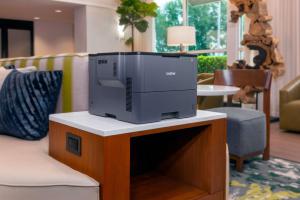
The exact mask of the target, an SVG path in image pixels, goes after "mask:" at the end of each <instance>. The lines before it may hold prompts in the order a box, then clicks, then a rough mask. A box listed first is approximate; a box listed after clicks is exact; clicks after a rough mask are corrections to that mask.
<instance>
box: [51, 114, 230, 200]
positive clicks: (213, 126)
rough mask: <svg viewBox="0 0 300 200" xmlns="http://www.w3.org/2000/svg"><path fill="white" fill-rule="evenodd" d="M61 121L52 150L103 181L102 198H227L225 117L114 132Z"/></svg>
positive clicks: (55, 124)
mask: <svg viewBox="0 0 300 200" xmlns="http://www.w3.org/2000/svg"><path fill="white" fill-rule="evenodd" d="M58 121H59V120H55V121H51V122H50V155H51V156H52V157H54V158H56V159H57V160H59V161H61V162H63V163H65V164H67V165H69V166H71V167H72V168H74V169H75V170H78V171H80V172H82V173H84V174H87V175H89V176H90V177H92V178H94V179H95V180H97V181H99V183H100V188H101V199H102V200H196V199H197V200H198V199H203V200H204V199H205V200H223V199H225V185H226V184H225V181H226V177H225V176H226V120H225V118H223V119H222V118H221V119H215V120H208V121H200V122H194V123H190V124H182V125H174V126H168V127H161V128H154V129H148V130H143V131H133V132H132V131H130V132H127V133H125V132H124V133H123V134H115V135H110V136H103V135H99V134H95V133H91V132H87V131H86V130H82V129H79V128H74V127H72V126H70V124H66V123H63V122H61V123H60V122H58ZM83 129H84V128H83ZM68 134H69V135H70V134H71V135H74V136H75V137H77V138H79V140H78V141H77V142H78V143H77V142H75V143H74V144H71V145H75V146H76V145H79V146H80V153H79V154H78V153H74V152H72V151H70V150H68V148H67V146H68V145H70V144H68ZM69 143H70V142H69Z"/></svg>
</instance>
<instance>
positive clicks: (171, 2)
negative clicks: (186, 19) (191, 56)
mask: <svg viewBox="0 0 300 200" xmlns="http://www.w3.org/2000/svg"><path fill="white" fill-rule="evenodd" d="M155 2H156V3H157V5H158V6H159V9H158V11H157V13H158V15H157V17H156V18H155V36H156V43H155V48H156V51H157V52H173V51H178V50H179V47H169V46H168V45H167V28H168V27H170V26H176V25H182V24H183V7H182V0H155Z"/></svg>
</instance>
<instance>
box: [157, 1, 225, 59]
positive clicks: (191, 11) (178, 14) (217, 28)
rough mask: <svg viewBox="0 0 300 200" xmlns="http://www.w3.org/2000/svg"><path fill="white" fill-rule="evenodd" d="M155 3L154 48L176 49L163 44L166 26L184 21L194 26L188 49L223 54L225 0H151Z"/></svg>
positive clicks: (160, 49) (165, 37) (162, 49)
mask: <svg viewBox="0 0 300 200" xmlns="http://www.w3.org/2000/svg"><path fill="white" fill-rule="evenodd" d="M155 2H156V3H157V4H158V6H159V10H158V16H157V17H156V18H155V26H156V28H155V33H156V45H155V46H156V51H158V52H170V51H178V48H176V47H168V46H167V42H166V41H167V28H168V27H170V26H175V25H183V24H188V25H190V26H194V27H195V28H196V45H195V46H191V47H189V51H190V52H194V53H204V54H205V53H207V54H224V53H226V41H227V39H226V32H227V0H155Z"/></svg>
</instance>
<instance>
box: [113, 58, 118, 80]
mask: <svg viewBox="0 0 300 200" xmlns="http://www.w3.org/2000/svg"><path fill="white" fill-rule="evenodd" d="M113 76H114V77H116V76H117V63H115V62H114V64H113Z"/></svg>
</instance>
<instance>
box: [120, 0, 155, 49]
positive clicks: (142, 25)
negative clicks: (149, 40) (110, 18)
mask: <svg viewBox="0 0 300 200" xmlns="http://www.w3.org/2000/svg"><path fill="white" fill-rule="evenodd" d="M157 8H158V6H157V4H156V3H146V2H144V1H141V0H121V4H120V6H119V7H118V9H117V13H118V14H119V15H120V20H119V24H120V25H122V26H124V30H126V29H127V28H128V27H130V28H131V37H130V38H128V39H127V40H126V41H125V44H126V45H131V50H132V51H134V29H137V30H138V31H139V32H141V33H144V32H146V30H147V29H148V27H149V23H148V21H147V20H146V19H145V18H146V17H156V16H157V13H156V10H157Z"/></svg>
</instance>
